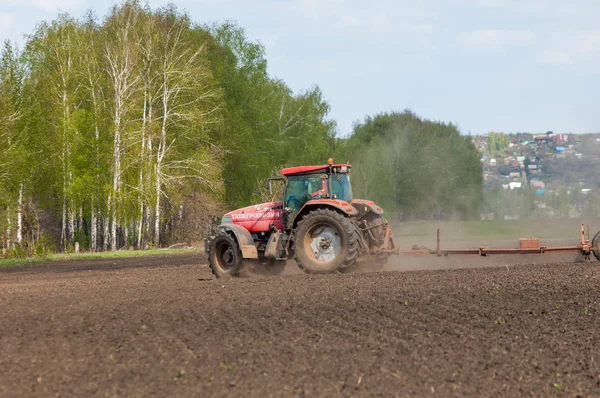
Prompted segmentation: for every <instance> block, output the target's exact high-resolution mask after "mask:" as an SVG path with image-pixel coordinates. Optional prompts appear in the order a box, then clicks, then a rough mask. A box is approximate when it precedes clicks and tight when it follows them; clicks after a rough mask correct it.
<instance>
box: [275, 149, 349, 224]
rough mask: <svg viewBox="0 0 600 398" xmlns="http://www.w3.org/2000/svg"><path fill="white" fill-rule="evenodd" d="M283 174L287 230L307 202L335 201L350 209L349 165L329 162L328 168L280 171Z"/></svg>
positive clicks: (296, 168) (323, 166)
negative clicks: (285, 181) (285, 182)
mask: <svg viewBox="0 0 600 398" xmlns="http://www.w3.org/2000/svg"><path fill="white" fill-rule="evenodd" d="M282 174H283V175H284V176H285V178H286V180H287V184H286V187H285V194H284V198H283V210H284V212H283V213H284V214H283V215H284V218H285V220H284V225H286V226H288V227H291V223H292V222H293V220H294V219H295V218H296V216H297V215H298V213H300V212H301V210H302V209H303V208H304V207H305V206H306V205H307V204H308V203H309V202H310V204H316V203H319V202H320V203H325V202H329V201H335V202H338V203H342V202H343V203H345V204H346V205H347V206H349V203H350V202H351V201H352V187H351V185H350V165H348V164H333V161H332V159H330V162H329V164H327V165H321V166H300V167H290V168H286V169H283V170H282Z"/></svg>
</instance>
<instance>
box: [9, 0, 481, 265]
mask: <svg viewBox="0 0 600 398" xmlns="http://www.w3.org/2000/svg"><path fill="white" fill-rule="evenodd" d="M329 110H330V108H329V105H328V103H327V102H326V101H325V99H324V97H323V93H322V92H321V91H320V89H319V88H318V87H316V86H315V87H311V88H309V89H307V90H304V91H301V92H299V93H294V92H293V91H292V90H291V89H290V88H289V87H288V86H287V85H286V84H285V82H284V81H282V80H281V79H278V78H275V77H273V76H270V75H269V74H268V72H267V61H266V55H265V50H264V47H263V46H262V45H261V44H260V43H257V42H253V41H251V40H249V39H248V38H247V37H246V35H245V32H244V30H243V29H242V28H241V27H239V26H238V25H236V24H235V23H233V22H225V23H220V24H212V25H201V24H197V23H194V22H193V21H192V20H191V19H190V17H189V15H187V14H186V13H185V12H182V11H180V10H178V9H177V8H176V7H175V6H167V7H164V8H159V9H151V8H150V7H148V6H142V5H141V4H140V3H139V2H138V1H136V0H129V1H125V2H123V3H120V4H117V5H114V6H113V7H112V8H111V9H110V11H109V12H108V14H107V15H106V16H104V17H103V18H101V19H99V18H98V17H96V16H95V15H94V14H93V13H92V12H89V13H88V14H87V15H86V16H85V17H83V18H79V19H78V18H73V17H72V16H70V15H68V14H61V15H60V16H59V17H58V18H57V19H55V20H53V21H51V22H43V23H41V24H39V25H38V26H37V28H36V29H35V31H34V32H32V33H31V34H30V35H29V36H28V37H27V39H26V42H25V44H24V46H23V48H22V49H19V48H17V46H16V45H15V44H13V43H10V42H6V43H5V44H4V47H3V49H2V52H1V54H0V248H1V249H2V250H3V253H5V255H15V254H17V255H18V254H33V253H34V252H37V253H38V254H39V252H46V251H48V250H57V251H71V250H74V248H75V247H76V246H79V247H80V248H81V249H82V250H92V251H100V250H119V249H123V248H136V249H143V248H148V247H159V246H160V247H163V246H169V245H171V244H174V243H180V242H191V241H198V240H199V239H200V238H201V237H202V235H204V234H205V233H206V231H207V226H208V225H209V224H210V220H211V218H212V217H214V216H217V215H220V214H222V212H223V211H224V210H226V209H231V208H236V207H240V206H244V205H248V204H251V203H255V202H257V201H259V200H260V192H261V189H260V187H261V184H262V183H263V181H264V180H265V178H267V177H269V175H270V174H271V173H272V172H273V171H274V170H277V169H278V168H280V167H282V166H287V165H298V164H319V163H323V162H324V161H325V159H327V158H328V157H330V156H331V154H333V153H335V154H337V155H339V156H341V157H342V158H345V159H346V158H347V159H349V160H352V161H353V163H354V164H355V166H356V167H355V173H354V177H353V178H354V179H355V186H356V188H357V189H356V191H357V194H358V196H364V197H369V198H373V199H375V200H377V201H379V202H382V204H383V205H384V206H388V207H389V210H391V211H399V212H401V213H402V214H403V215H405V216H407V215H409V214H410V215H412V216H414V217H417V216H419V215H425V214H426V213H427V214H430V213H431V212H437V213H436V214H438V215H440V214H442V213H443V214H449V213H450V212H454V211H458V212H460V213H461V214H463V213H464V214H467V213H469V211H471V210H472V208H473V204H474V203H475V202H476V195H474V194H473V192H474V190H476V189H477V187H478V185H477V184H478V183H479V182H478V181H479V179H480V177H481V170H480V168H477V167H475V166H474V165H473V164H472V162H471V160H472V158H473V156H475V155H474V154H473V153H471V149H472V148H471V147H469V146H468V145H467V144H466V143H464V142H463V141H465V140H463V139H462V138H461V137H460V135H459V134H458V132H457V130H456V128H455V127H453V126H451V125H444V124H439V123H432V122H428V121H421V120H420V119H419V118H417V117H416V116H415V115H413V114H410V113H403V114H389V115H378V116H376V117H374V118H368V119H367V120H366V121H365V122H364V123H362V124H357V125H356V126H355V128H354V131H353V134H352V135H351V136H350V137H349V138H348V139H342V138H336V130H337V128H336V124H335V121H333V120H332V119H330V118H329V116H328V114H329ZM465 142H466V141H465ZM407 145H409V146H408V147H407ZM407 148H412V149H410V150H407ZM429 150H435V152H429ZM474 152H475V153H476V151H474ZM418 154H421V155H418ZM382 159H383V161H381V160H382ZM435 159H438V160H435ZM463 161H464V162H463ZM465 162H466V163H465ZM428 168H431V170H429V171H428ZM434 170H435V171H434ZM452 170H460V173H453V172H452ZM415 173H416V174H415ZM439 173H441V174H439ZM469 173H471V174H469ZM434 177H435V178H434ZM431 182H435V184H434V185H431ZM423 184H425V185H428V188H424V186H423ZM453 187H454V188H453ZM458 187H462V188H458ZM432 190H433V192H432ZM452 194H456V195H458V197H457V199H456V200H450V199H448V196H447V195H452ZM423 197H427V198H428V199H427V201H426V202H423V201H422V200H421V198H423ZM439 198H444V201H445V202H447V203H446V204H443V205H435V200H436V199H439ZM425 203H427V204H426V205H425Z"/></svg>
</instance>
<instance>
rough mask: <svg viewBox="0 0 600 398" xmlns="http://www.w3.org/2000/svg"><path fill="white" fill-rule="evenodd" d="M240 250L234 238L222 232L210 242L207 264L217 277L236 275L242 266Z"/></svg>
mask: <svg viewBox="0 0 600 398" xmlns="http://www.w3.org/2000/svg"><path fill="white" fill-rule="evenodd" d="M243 262H244V261H243V258H242V252H241V251H240V248H239V246H238V244H237V242H236V241H235V239H234V238H233V237H232V236H231V235H229V234H228V233H225V232H222V233H220V234H219V235H217V236H216V237H215V238H214V239H213V240H212V241H211V243H210V247H209V249H208V266H209V267H210V270H211V272H212V273H213V275H214V276H216V277H217V278H222V277H224V276H238V275H239V273H240V272H241V271H242V268H243Z"/></svg>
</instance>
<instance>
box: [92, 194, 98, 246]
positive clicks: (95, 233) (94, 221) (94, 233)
mask: <svg viewBox="0 0 600 398" xmlns="http://www.w3.org/2000/svg"><path fill="white" fill-rule="evenodd" d="M94 202H95V200H94V195H92V206H91V216H90V250H91V251H93V252H95V251H96V242H97V241H98V220H97V219H96V205H95V203H94Z"/></svg>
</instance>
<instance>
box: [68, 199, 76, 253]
mask: <svg viewBox="0 0 600 398" xmlns="http://www.w3.org/2000/svg"><path fill="white" fill-rule="evenodd" d="M71 202H72V201H71ZM67 213H68V215H69V243H70V244H73V243H74V240H75V209H73V204H72V203H71V206H69V211H68V212H67Z"/></svg>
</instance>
